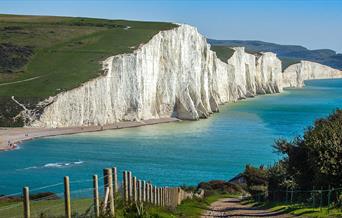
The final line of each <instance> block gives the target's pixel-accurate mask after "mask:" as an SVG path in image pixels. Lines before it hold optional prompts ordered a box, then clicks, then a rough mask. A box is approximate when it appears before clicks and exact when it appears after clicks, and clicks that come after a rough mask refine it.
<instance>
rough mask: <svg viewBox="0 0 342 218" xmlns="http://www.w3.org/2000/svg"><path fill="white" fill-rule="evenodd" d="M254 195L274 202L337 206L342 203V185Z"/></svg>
mask: <svg viewBox="0 0 342 218" xmlns="http://www.w3.org/2000/svg"><path fill="white" fill-rule="evenodd" d="M252 197H253V198H254V199H255V200H257V201H264V200H270V201H272V202H284V203H291V204H292V203H302V204H306V205H308V206H311V207H313V208H317V207H319V208H323V207H327V208H328V210H329V208H333V207H336V204H341V203H342V202H341V200H342V199H341V198H342V187H341V188H331V187H329V188H326V189H324V188H323V187H321V188H320V189H317V188H315V187H314V188H313V189H312V190H296V189H286V190H273V191H266V192H263V193H257V194H253V195H252Z"/></svg>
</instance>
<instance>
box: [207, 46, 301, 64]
mask: <svg viewBox="0 0 342 218" xmlns="http://www.w3.org/2000/svg"><path fill="white" fill-rule="evenodd" d="M211 49H212V50H213V51H215V52H216V55H217V57H218V58H219V59H220V60H221V61H223V62H227V59H229V58H230V57H231V56H232V55H233V54H234V50H233V49H231V47H230V46H225V45H212V46H211ZM245 51H246V52H247V53H250V54H253V55H260V53H259V52H258V51H254V50H251V49H245ZM278 58H279V59H280V60H281V62H282V70H285V69H286V68H287V67H288V66H290V65H292V64H297V63H299V62H300V59H296V58H285V57H278Z"/></svg>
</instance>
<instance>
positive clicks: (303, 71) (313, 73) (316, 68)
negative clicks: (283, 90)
mask: <svg viewBox="0 0 342 218" xmlns="http://www.w3.org/2000/svg"><path fill="white" fill-rule="evenodd" d="M329 78H342V71H341V70H337V69H333V68H331V67H328V66H325V65H322V64H318V63H314V62H311V61H301V62H300V63H298V64H293V65H291V66H289V67H288V68H286V69H285V70H284V73H283V83H284V86H286V87H303V86H304V80H311V79H329Z"/></svg>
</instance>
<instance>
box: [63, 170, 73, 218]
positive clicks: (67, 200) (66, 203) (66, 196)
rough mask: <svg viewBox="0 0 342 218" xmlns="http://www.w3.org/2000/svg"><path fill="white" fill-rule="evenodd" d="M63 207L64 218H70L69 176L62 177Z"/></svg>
mask: <svg viewBox="0 0 342 218" xmlns="http://www.w3.org/2000/svg"><path fill="white" fill-rule="evenodd" d="M64 206H65V217H66V218H71V206H70V181H69V176H65V177H64Z"/></svg>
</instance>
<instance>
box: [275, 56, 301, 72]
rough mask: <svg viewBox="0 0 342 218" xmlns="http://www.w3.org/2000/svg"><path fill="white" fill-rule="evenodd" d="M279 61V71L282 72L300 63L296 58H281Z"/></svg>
mask: <svg viewBox="0 0 342 218" xmlns="http://www.w3.org/2000/svg"><path fill="white" fill-rule="evenodd" d="M279 59H280V60H281V69H282V71H284V70H285V69H286V68H288V67H289V66H290V65H293V64H298V63H300V59H298V58H283V57H279Z"/></svg>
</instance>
